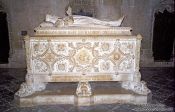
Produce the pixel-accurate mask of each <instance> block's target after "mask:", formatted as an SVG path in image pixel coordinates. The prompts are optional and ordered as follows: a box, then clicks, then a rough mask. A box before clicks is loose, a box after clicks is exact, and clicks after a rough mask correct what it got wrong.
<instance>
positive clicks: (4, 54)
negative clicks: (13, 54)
mask: <svg viewBox="0 0 175 112" xmlns="http://www.w3.org/2000/svg"><path fill="white" fill-rule="evenodd" d="M8 27H9V25H8V15H7V11H6V8H5V6H4V4H3V2H2V1H0V64H8V62H9V55H10V47H11V44H10V42H9V41H10V37H9V28H8Z"/></svg>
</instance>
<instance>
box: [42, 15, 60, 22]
mask: <svg viewBox="0 0 175 112" xmlns="http://www.w3.org/2000/svg"><path fill="white" fill-rule="evenodd" d="M58 18H59V17H58V16H53V15H49V14H47V15H46V18H45V21H46V22H51V23H53V24H55V23H56V21H57V20H58Z"/></svg>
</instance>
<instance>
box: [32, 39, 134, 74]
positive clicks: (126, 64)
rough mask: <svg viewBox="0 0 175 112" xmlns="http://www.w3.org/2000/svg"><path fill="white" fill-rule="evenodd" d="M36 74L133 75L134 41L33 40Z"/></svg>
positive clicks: (34, 69)
mask: <svg viewBox="0 0 175 112" xmlns="http://www.w3.org/2000/svg"><path fill="white" fill-rule="evenodd" d="M30 47H31V52H32V53H31V55H32V56H31V57H32V58H31V63H32V66H31V69H32V71H33V72H35V73H36V74H43V73H44V74H64V73H66V74H72V73H73V74H80V75H82V74H84V75H85V74H87V75H89V74H98V73H103V74H104V73H111V74H115V73H116V72H117V73H118V72H120V73H129V72H132V71H134V69H135V48H136V41H134V40H122V39H121V40H115V41H114V40H107V41H91V40H89V41H88V40H86V41H84V40H83V39H79V40H73V39H70V40H66V41H58V40H54V39H53V40H50V41H47V39H45V40H31V46H30Z"/></svg>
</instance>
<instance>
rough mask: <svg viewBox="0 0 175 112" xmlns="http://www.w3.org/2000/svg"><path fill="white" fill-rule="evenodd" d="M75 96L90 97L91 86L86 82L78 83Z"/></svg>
mask: <svg viewBox="0 0 175 112" xmlns="http://www.w3.org/2000/svg"><path fill="white" fill-rule="evenodd" d="M76 94H77V96H91V95H92V92H91V86H90V84H89V83H88V82H79V83H78V87H77V90H76Z"/></svg>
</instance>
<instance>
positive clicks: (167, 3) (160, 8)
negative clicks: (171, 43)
mask: <svg viewBox="0 0 175 112" xmlns="http://www.w3.org/2000/svg"><path fill="white" fill-rule="evenodd" d="M174 5H175V4H174V0H159V1H158V2H157V4H156V5H155V6H154V9H153V12H152V26H151V43H152V44H151V49H152V53H153V38H154V24H155V14H156V13H163V12H164V11H165V10H166V11H168V12H174V11H175V10H174ZM152 56H153V54H152ZM160 61H161V60H160ZM162 66H164V65H162ZM168 66H169V65H168ZM170 66H171V64H170Z"/></svg>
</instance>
